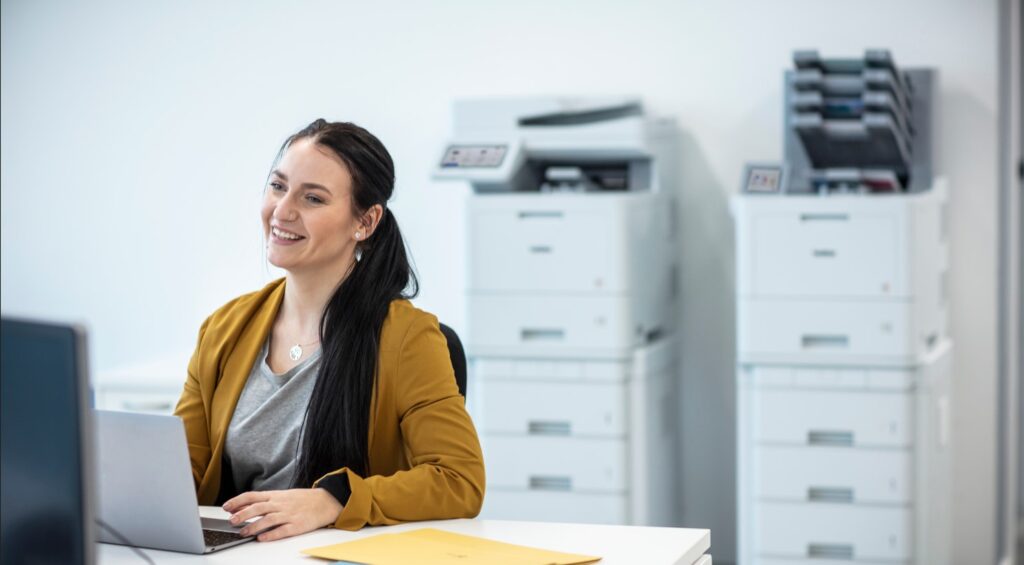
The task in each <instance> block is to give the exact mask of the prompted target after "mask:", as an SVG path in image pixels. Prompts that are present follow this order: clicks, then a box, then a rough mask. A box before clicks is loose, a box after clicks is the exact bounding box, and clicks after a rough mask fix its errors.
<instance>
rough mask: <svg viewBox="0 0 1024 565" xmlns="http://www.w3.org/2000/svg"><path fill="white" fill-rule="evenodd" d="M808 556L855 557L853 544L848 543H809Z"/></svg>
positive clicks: (828, 557) (824, 557)
mask: <svg viewBox="0 0 1024 565" xmlns="http://www.w3.org/2000/svg"><path fill="white" fill-rule="evenodd" d="M807 557H810V558H812V559H814V558H818V559H853V546H852V545H850V544H848V543H809V544H807Z"/></svg>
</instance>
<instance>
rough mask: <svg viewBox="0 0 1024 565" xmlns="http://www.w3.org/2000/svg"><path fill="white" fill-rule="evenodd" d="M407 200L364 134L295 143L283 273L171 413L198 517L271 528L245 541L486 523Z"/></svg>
mask: <svg viewBox="0 0 1024 565" xmlns="http://www.w3.org/2000/svg"><path fill="white" fill-rule="evenodd" d="M393 191H394V164H393V163H392V160H391V156H390V155H389V154H388V152H387V150H386V149H385V148H384V146H383V144H381V142H380V141H379V140H378V139H377V138H376V137H374V136H373V135H372V134H371V133H369V132H368V131H366V130H364V129H362V128H360V127H358V126H356V125H354V124H350V123H328V122H326V121H324V120H317V121H315V122H313V123H312V124H310V125H309V126H307V127H306V128H304V129H303V130H301V131H300V132H298V133H296V134H295V135H293V136H291V137H289V138H288V140H286V141H285V143H284V145H283V146H282V148H281V151H280V152H279V153H278V157H277V159H276V160H275V163H274V167H273V170H272V171H271V173H270V175H269V178H268V182H267V187H266V189H265V195H264V202H263V207H262V219H263V229H264V234H265V237H266V243H267V257H268V259H269V261H270V262H271V263H272V264H273V265H275V266H277V267H280V268H281V269H284V271H285V272H286V276H285V277H284V278H283V279H279V280H277V281H274V282H272V283H271V284H269V285H267V286H266V287H265V288H263V289H262V290H260V291H257V292H254V293H251V294H247V295H244V296H241V297H239V298H236V299H234V300H232V301H231V302H229V303H227V304H226V305H224V306H223V307H221V308H220V309H219V310H217V311H216V312H214V313H213V314H212V315H211V316H210V317H209V318H208V319H207V320H206V322H204V324H203V326H202V327H201V328H200V331H199V341H198V344H197V346H196V351H195V353H194V354H193V356H192V360H191V362H190V364H189V371H188V380H187V382H186V384H185V390H184V392H183V393H182V396H181V400H180V401H179V402H178V406H177V408H176V410H175V413H176V414H177V415H179V416H180V417H181V418H182V419H183V420H184V422H185V429H186V433H187V436H188V443H189V453H190V457H191V460H192V472H193V477H194V479H195V482H196V489H197V492H198V496H199V501H200V503H201V504H212V503H215V502H216V503H223V505H224V509H225V510H227V511H228V512H231V513H232V521H233V522H234V523H236V524H240V523H242V522H244V521H246V520H249V519H252V518H258V520H256V521H254V522H253V523H251V524H249V525H247V526H246V527H245V528H244V529H243V534H251V533H257V532H262V533H260V534H259V539H260V540H261V541H269V540H274V539H280V538H283V537H288V536H292V535H296V534H300V533H303V532H307V531H310V530H312V529H315V528H320V527H323V526H326V525H334V526H335V527H338V528H346V529H358V528H361V527H363V526H364V525H367V524H369V525H379V524H394V523H397V522H401V521H408V520H427V519H442V518H462V517H472V516H475V515H476V514H477V513H478V512H479V511H480V506H481V505H482V503H483V496H484V467H483V458H482V455H481V451H480V444H479V441H478V439H477V435H476V431H475V430H474V428H473V423H472V421H471V420H470V418H469V415H468V414H467V412H466V409H465V403H464V401H463V399H462V397H461V396H460V395H459V392H458V389H457V387H456V384H455V378H454V374H453V370H452V366H451V361H450V358H449V356H448V350H447V345H446V341H445V338H444V336H443V334H441V332H440V329H439V326H438V322H437V318H435V317H434V316H432V315H430V314H428V313H426V312H423V311H421V310H418V309H416V308H415V307H413V306H412V304H411V303H410V302H409V301H408V299H409V298H411V297H413V296H415V294H416V292H417V281H416V277H415V275H414V274H413V272H412V270H411V268H410V266H409V261H408V258H407V256H406V251H405V244H404V242H403V241H402V235H401V232H400V231H399V228H398V222H397V220H396V219H395V217H394V215H393V214H392V212H391V211H390V210H388V209H387V201H388V200H389V199H390V198H391V195H392V192H393ZM318 344H319V347H318Z"/></svg>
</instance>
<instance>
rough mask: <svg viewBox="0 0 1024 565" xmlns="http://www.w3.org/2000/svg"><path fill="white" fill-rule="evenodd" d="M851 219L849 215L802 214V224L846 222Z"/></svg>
mask: <svg viewBox="0 0 1024 565" xmlns="http://www.w3.org/2000/svg"><path fill="white" fill-rule="evenodd" d="M849 219H850V215H849V214H821V213H818V214H815V213H813V212H809V213H805V214H800V221H801V222H845V221H847V220H849Z"/></svg>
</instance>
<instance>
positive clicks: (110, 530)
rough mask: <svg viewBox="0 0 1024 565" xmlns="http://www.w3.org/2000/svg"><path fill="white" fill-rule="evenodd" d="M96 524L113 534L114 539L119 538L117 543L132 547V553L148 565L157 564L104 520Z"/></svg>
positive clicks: (97, 519) (97, 520) (97, 521)
mask: <svg viewBox="0 0 1024 565" xmlns="http://www.w3.org/2000/svg"><path fill="white" fill-rule="evenodd" d="M96 523H97V524H99V526H100V527H101V528H103V529H104V530H107V531H108V532H110V533H111V534H113V535H114V537H115V538H117V541H119V542H121V543H122V544H124V545H127V546H128V547H130V548H131V549H132V551H134V552H135V553H136V554H138V556H139V557H141V558H142V560H143V561H145V562H146V563H149V565H156V563H154V562H153V560H152V559H150V558H149V556H148V555H146V554H145V552H143V551H142V550H141V549H139V548H137V547H135V546H134V545H133V544H132V542H130V541H128V538H126V537H124V536H122V535H121V533H120V532H118V531H117V530H115V529H114V528H112V527H111V526H110V524H108V523H106V522H104V521H103V520H100V519H99V518H96Z"/></svg>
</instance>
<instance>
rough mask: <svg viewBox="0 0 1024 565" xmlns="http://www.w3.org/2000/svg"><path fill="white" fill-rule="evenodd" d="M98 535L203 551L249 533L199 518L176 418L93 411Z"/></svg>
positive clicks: (118, 541) (124, 542) (111, 540)
mask: <svg viewBox="0 0 1024 565" xmlns="http://www.w3.org/2000/svg"><path fill="white" fill-rule="evenodd" d="M95 424H96V432H97V433H96V435H97V438H96V439H97V441H96V444H97V445H96V447H97V449H96V458H97V462H96V464H97V470H98V475H99V481H98V485H99V493H98V502H99V504H98V505H97V506H98V507H97V515H98V517H99V520H100V522H99V524H98V525H99V527H98V528H97V530H98V534H99V536H98V537H99V541H102V542H106V543H116V544H121V545H134V546H138V547H148V548H153V549H166V550H170V551H181V552H185V553H210V552H213V551H217V550H221V549H225V548H228V547H232V546H235V545H238V544H241V543H245V542H247V541H252V540H254V539H256V538H254V537H252V536H250V537H242V536H241V535H239V533H238V531H239V530H240V529H241V527H235V526H232V525H231V523H230V522H228V521H227V520H217V519H212V518H200V516H199V505H198V503H197V501H196V490H195V486H194V485H193V481H192V466H191V463H190V462H189V457H188V447H187V445H186V443H185V426H184V424H183V423H182V421H181V419H180V418H178V417H177V416H157V415H151V414H134V413H129V412H110V411H105V410H97V411H96V420H95Z"/></svg>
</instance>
